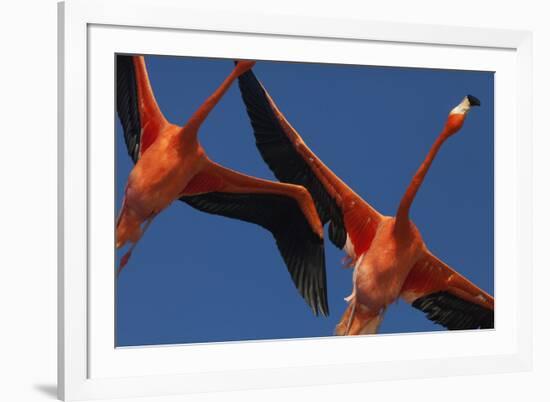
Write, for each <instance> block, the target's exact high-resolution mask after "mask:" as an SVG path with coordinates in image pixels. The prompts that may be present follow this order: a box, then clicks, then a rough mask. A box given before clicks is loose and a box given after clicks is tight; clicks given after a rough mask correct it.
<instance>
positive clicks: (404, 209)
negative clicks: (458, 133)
mask: <svg viewBox="0 0 550 402" xmlns="http://www.w3.org/2000/svg"><path fill="white" fill-rule="evenodd" d="M449 131H450V130H449V129H448V128H447V126H446V127H445V129H443V131H442V132H441V134H440V135H439V136H438V137H437V139H436V140H435V142H434V143H433V145H432V147H431V148H430V151H429V152H428V155H427V156H426V158H425V159H424V161H423V162H422V164H421V165H420V167H419V168H418V170H417V171H416V173H415V175H414V177H413V179H412V181H411V183H410V184H409V187H408V188H407V191H405V195H404V196H403V198H402V199H401V203H400V204H399V208H398V209H397V215H396V224H395V227H396V229H397V230H401V229H405V230H406V229H408V228H409V223H410V219H409V211H410V209H411V205H412V203H413V201H414V198H415V197H416V193H417V192H418V189H419V188H420V186H421V185H422V182H423V181H424V178H425V177H426V174H427V173H428V169H430V166H431V165H432V162H433V160H434V159H435V157H436V155H437V153H438V152H439V149H440V148H441V145H443V143H444V142H445V140H446V139H447V138H449V136H450V135H451V134H452V133H451V132H449Z"/></svg>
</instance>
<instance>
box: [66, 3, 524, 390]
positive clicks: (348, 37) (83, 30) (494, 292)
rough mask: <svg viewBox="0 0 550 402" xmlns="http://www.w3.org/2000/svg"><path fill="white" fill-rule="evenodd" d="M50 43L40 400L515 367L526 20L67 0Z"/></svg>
mask: <svg viewBox="0 0 550 402" xmlns="http://www.w3.org/2000/svg"><path fill="white" fill-rule="evenodd" d="M130 3H131V8H132V10H133V11H132V13H128V12H127V10H128V7H129V6H130ZM59 48H60V52H59V78H60V79H59V83H60V88H59V103H60V105H59V111H60V114H59V116H60V117H59V182H60V187H59V217H60V222H59V236H60V239H59V244H60V251H59V386H58V389H59V396H60V398H62V399H64V400H77V399H94V398H115V397H141V396H160V395H168V394H178V393H191V392H208V391H225V390H227V391H230V390H239V389H253V388H268V387H282V386H285V387H288V386H304V385H317V384H334V383H348V382H362V381H370V380H380V379H399V378H414V377H430V376H441V375H445V376H448V375H460V374H473V373H499V372H510V371H520V370H528V369H529V368H530V367H531V317H530V311H531V308H530V305H531V299H530V297H531V296H530V294H531V291H530V289H531V224H532V222H531V34H530V33H528V32H520V31H506V30H489V29H479V28H463V27H444V26H428V25H407V24H399V23H391V22H387V23H380V22H376V23H374V22H369V21H363V20H359V19H358V20H331V21H327V20H319V19H315V18H307V17H297V16H286V17H285V16H276V15H247V14H239V13H234V14H232V15H230V16H228V14H227V12H223V13H222V12H220V13H216V12H212V11H206V10H201V9H200V8H192V9H191V8H185V7H183V6H181V5H180V4H179V3H178V2H177V1H173V0H161V1H155V2H152V1H140V2H135V1H133V2H129V1H125V0H116V1H102V0H100V1H83V0H82V1H81V0H71V1H66V2H64V3H60V5H59ZM497 298H498V302H497V301H496V299H497Z"/></svg>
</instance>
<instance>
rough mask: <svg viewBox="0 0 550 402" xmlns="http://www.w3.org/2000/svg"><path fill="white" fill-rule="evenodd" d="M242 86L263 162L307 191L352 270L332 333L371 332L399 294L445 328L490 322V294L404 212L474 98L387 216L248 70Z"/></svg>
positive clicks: (453, 117) (457, 112) (453, 114)
mask: <svg viewBox="0 0 550 402" xmlns="http://www.w3.org/2000/svg"><path fill="white" fill-rule="evenodd" d="M239 87H240V90H241V95H242V99H243V101H244V104H245V106H246V109H247V112H248V116H249V118H250V121H251V125H252V128H253V131H254V136H255V138H256V146H257V148H258V150H259V151H260V154H261V156H262V157H263V159H264V161H265V162H266V163H267V165H268V166H269V168H270V169H271V170H272V171H273V173H274V174H275V176H276V177H277V178H278V179H279V180H280V181H282V182H288V183H294V184H300V185H303V186H304V187H306V188H307V189H308V190H309V191H310V193H311V194H312V196H313V198H314V200H315V204H316V206H317V210H318V212H319V216H320V218H321V221H322V222H323V225H324V224H326V223H327V222H329V238H330V240H331V242H332V243H334V244H335V245H336V246H337V247H338V248H340V249H343V250H344V251H345V253H346V255H347V256H346V257H347V260H348V261H349V264H350V265H351V266H352V267H353V289H352V293H351V295H350V296H349V297H347V298H346V301H347V302H348V307H347V309H346V311H345V312H344V315H343V316H342V319H341V320H340V322H339V323H338V325H337V326H336V329H335V334H336V335H359V334H372V333H376V332H377V330H378V327H379V325H380V323H381V321H382V318H383V315H384V312H385V310H386V307H387V306H388V305H390V304H391V303H393V302H395V301H396V300H397V299H398V298H399V297H401V298H403V299H404V300H405V301H406V302H408V303H410V304H411V305H412V306H413V307H415V308H417V309H419V310H421V311H423V312H424V313H425V314H426V316H427V318H428V319H430V320H432V321H433V322H436V323H438V324H440V325H442V326H444V327H446V328H448V329H476V328H493V327H494V299H493V297H492V296H491V295H489V294H487V293H486V292H485V291H483V290H481V289H480V288H478V287H477V286H475V285H474V284H473V283H471V282H470V281H468V280H467V279H466V278H465V277H463V276H462V275H460V274H459V273H458V272H456V271H455V270H454V269H452V268H451V267H449V266H448V265H447V264H445V263H444V262H443V261H441V260H440V259H438V258H437V257H436V256H435V255H433V254H432V253H431V252H430V251H429V249H428V248H427V246H426V244H425V243H424V241H423V239H422V236H421V234H420V232H419V230H418V228H417V227H416V225H415V224H414V223H413V222H412V221H411V219H410V217H409V211H410V208H411V205H412V203H413V200H414V198H415V195H416V193H417V192H418V190H419V188H420V186H421V185H422V182H423V181H424V178H425V177H426V173H427V172H428V169H429V168H430V165H431V163H432V161H433V160H434V158H435V157H436V155H437V153H438V151H439V149H440V148H441V146H442V145H443V143H444V142H445V141H446V140H447V139H448V138H449V137H451V136H452V135H453V134H455V133H457V132H458V131H459V130H460V128H461V127H462V125H463V124H464V121H465V118H466V116H467V114H468V112H469V111H470V109H471V107H473V106H480V101H479V100H478V99H477V98H476V97H474V96H472V95H467V96H466V97H465V98H464V99H463V100H462V101H461V102H460V104H459V105H458V106H456V107H455V108H453V109H452V110H451V111H450V113H449V115H448V117H447V120H446V123H445V125H444V128H443V130H442V131H441V133H440V134H439V136H438V137H437V139H436V140H435V142H434V144H433V146H432V147H431V149H430V151H429V153H428V155H427V156H426V158H425V160H424V161H423V162H422V164H421V165H420V168H419V169H418V171H417V172H416V174H415V175H414V177H413V179H412V181H411V183H410V185H409V186H408V188H407V190H406V192H405V194H404V196H403V198H402V200H401V203H400V204H399V208H398V210H397V214H396V216H384V215H382V214H381V213H379V212H378V211H377V210H376V209H374V208H373V207H372V206H371V205H370V204H369V203H367V202H366V201H365V200H363V199H362V198H361V197H360V196H359V195H358V194H356V193H355V192H354V191H353V190H352V189H351V188H350V187H349V186H347V185H346V183H344V182H343V181H342V180H341V179H340V178H339V177H338V176H336V174H334V173H333V172H332V171H331V170H330V169H329V168H328V167H327V166H326V165H325V164H324V163H323V162H322V161H321V160H320V159H319V158H318V157H317V156H316V155H315V154H314V153H313V152H312V151H311V149H309V148H308V146H307V145H306V144H305V142H304V141H303V139H302V138H301V137H300V135H299V134H298V132H297V131H296V130H295V129H294V128H293V127H292V125H291V124H290V123H289V122H288V121H287V119H286V118H285V116H284V115H283V113H282V112H281V111H280V110H279V108H278V107H277V105H276V104H275V102H274V101H273V99H272V98H271V96H270V95H269V93H268V92H267V90H266V89H265V88H264V87H263V85H262V84H261V83H260V82H259V81H258V79H257V78H256V76H255V75H254V73H253V72H252V70H250V71H248V72H246V73H245V74H243V75H241V76H240V77H239Z"/></svg>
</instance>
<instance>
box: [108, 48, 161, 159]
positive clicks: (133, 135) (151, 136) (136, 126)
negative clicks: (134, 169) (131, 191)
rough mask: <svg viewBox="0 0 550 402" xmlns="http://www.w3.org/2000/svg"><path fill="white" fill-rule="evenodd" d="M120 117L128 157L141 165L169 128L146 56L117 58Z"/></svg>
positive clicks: (122, 56)
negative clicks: (148, 150)
mask: <svg viewBox="0 0 550 402" xmlns="http://www.w3.org/2000/svg"><path fill="white" fill-rule="evenodd" d="M116 75H117V82H116V86H117V92H116V98H117V99H116V104H117V113H118V117H119V118H120V122H121V123H122V128H123V130H124V140H125V141H126V147H127V148H128V154H129V155H130V157H131V158H132V160H133V161H134V163H135V162H137V160H138V159H139V158H140V156H141V155H142V154H143V153H144V152H145V150H146V149H147V148H148V147H149V146H151V144H152V143H153V142H155V140H156V138H157V135H158V133H159V132H160V131H161V130H160V129H161V127H163V126H164V125H166V124H168V123H167V121H166V119H165V117H164V115H163V114H162V112H161V111H160V108H159V106H158V105H157V101H156V100H155V95H154V94H153V89H152V88H151V83H150V82H149V76H148V74H147V68H146V66H145V60H144V58H143V56H126V55H117V56H116Z"/></svg>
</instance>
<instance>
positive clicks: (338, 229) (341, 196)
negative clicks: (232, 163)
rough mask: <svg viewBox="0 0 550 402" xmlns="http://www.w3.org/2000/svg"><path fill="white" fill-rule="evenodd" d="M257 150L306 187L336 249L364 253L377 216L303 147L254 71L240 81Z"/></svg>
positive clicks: (278, 172) (283, 176) (279, 172)
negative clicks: (348, 249)
mask: <svg viewBox="0 0 550 402" xmlns="http://www.w3.org/2000/svg"><path fill="white" fill-rule="evenodd" d="M239 88H240V90H241V95H242V98H243V101H244V103H245V105H246V109H247V112H248V116H249V118H250V121H251V124H252V128H253V130H254V136H255V137H256V146H257V147H258V150H259V151H260V154H261V155H262V157H263V159H264V161H265V162H266V163H267V164H268V166H269V168H270V169H271V170H272V171H273V173H274V174H275V176H276V177H277V178H278V179H279V180H280V181H282V182H287V183H294V184H300V185H302V186H304V187H306V188H307V189H308V190H309V192H310V193H311V195H312V196H313V199H314V200H315V204H316V207H317V211H318V213H319V216H320V218H321V221H322V222H323V224H324V223H327V222H329V221H330V226H329V237H330V239H331V241H332V242H333V243H334V244H335V245H336V246H337V247H339V248H343V247H344V246H345V244H346V241H347V239H349V240H350V241H351V243H352V245H353V250H352V252H353V254H355V255H360V254H362V253H364V252H365V251H367V250H368V248H369V247H370V244H371V242H372V238H373V237H374V234H375V232H376V227H377V226H378V223H379V222H380V219H381V215H380V214H379V213H378V212H377V211H376V210H375V209H374V208H373V207H371V206H370V205H369V204H368V203H367V202H366V201H364V200H363V199H362V198H361V197H360V196H359V195H357V194H356V193H355V192H354V191H353V190H352V189H351V188H349V187H348V186H347V185H346V184H345V183H344V182H343V181H342V180H340V178H339V177H338V176H336V174H334V173H333V172H332V171H331V170H330V169H329V168H328V167H327V166H326V165H325V164H324V163H323V162H322V161H321V160H320V159H319V158H318V157H317V156H316V155H315V154H314V153H313V152H312V151H311V150H310V149H309V148H308V147H307V145H306V144H305V142H304V141H303V140H302V138H301V137H300V135H299V134H298V132H297V131H296V130H295V129H294V128H293V127H292V126H291V125H290V123H289V122H288V121H287V120H286V118H285V116H284V115H283V114H282V113H281V111H280V110H279V108H278V107H277V105H276V104H275V102H274V101H273V99H272V98H271V97H270V95H269V94H268V92H267V91H266V89H265V88H264V87H263V85H262V84H261V83H260V82H259V81H258V79H257V78H256V76H255V75H254V73H253V72H252V70H250V71H248V72H246V73H244V74H243V75H241V76H240V77H239Z"/></svg>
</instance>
